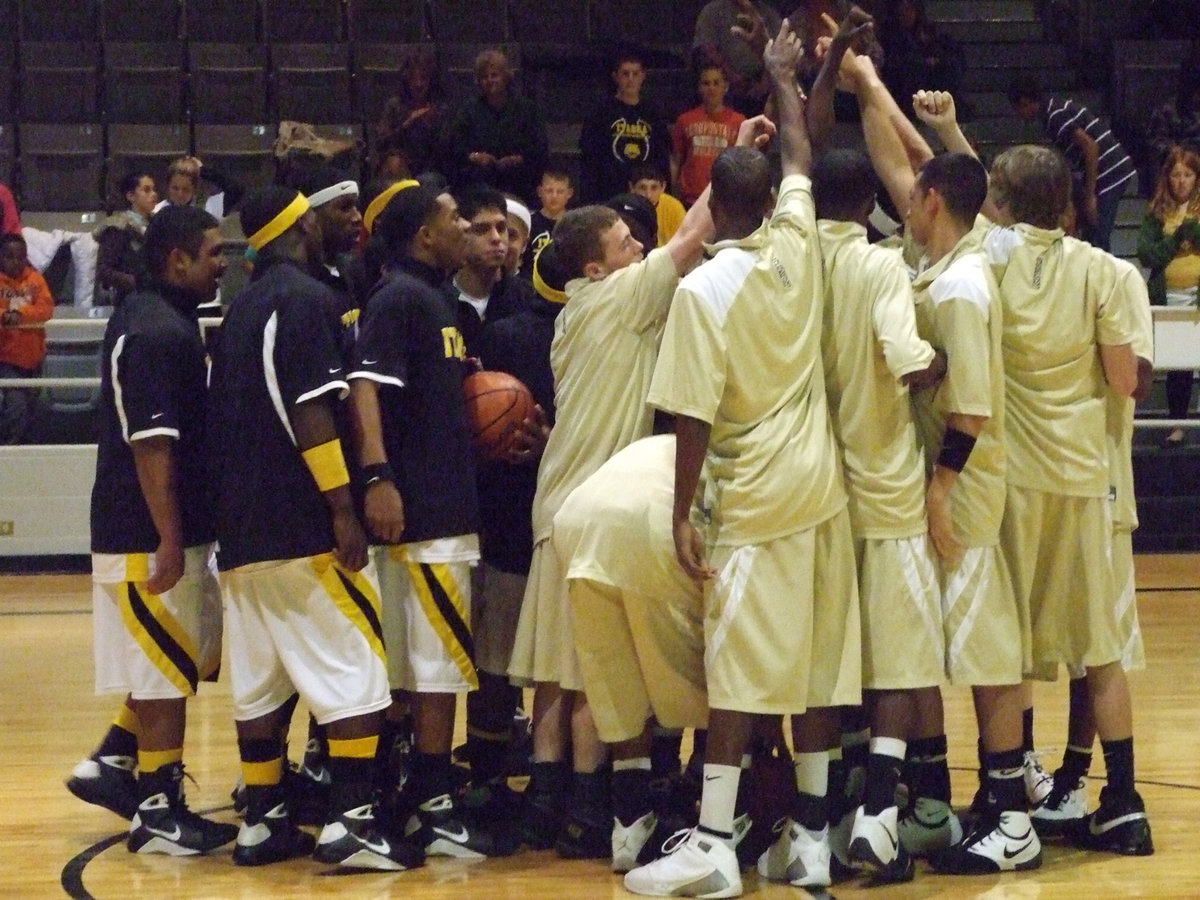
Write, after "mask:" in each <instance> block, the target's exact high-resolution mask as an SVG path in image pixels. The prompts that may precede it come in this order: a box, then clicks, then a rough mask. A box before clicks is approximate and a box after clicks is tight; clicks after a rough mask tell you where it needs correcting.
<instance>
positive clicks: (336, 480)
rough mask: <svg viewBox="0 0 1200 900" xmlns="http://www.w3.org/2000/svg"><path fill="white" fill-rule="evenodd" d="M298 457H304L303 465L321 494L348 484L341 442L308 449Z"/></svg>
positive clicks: (335, 439)
mask: <svg viewBox="0 0 1200 900" xmlns="http://www.w3.org/2000/svg"><path fill="white" fill-rule="evenodd" d="M300 455H301V456H303V457H304V464H305V465H306V466H308V471H310V472H312V475H313V478H314V479H315V480H316V482H317V488H318V489H320V491H321V492H322V493H324V492H325V491H332V490H333V489H334V488H340V487H341V486H342V485H345V484H349V483H350V473H349V472H347V471H346V459H345V457H343V456H342V442H341V441H339V440H338V439H337V438H334V439H333V440H332V441H326V442H325V443H324V444H319V445H317V446H316V447H310V448H309V449H307V450H305V451H304V452H303V453H301V454H300Z"/></svg>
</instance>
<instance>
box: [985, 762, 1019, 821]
mask: <svg viewBox="0 0 1200 900" xmlns="http://www.w3.org/2000/svg"><path fill="white" fill-rule="evenodd" d="M984 766H985V767H986V769H987V787H988V790H989V791H990V792H991V795H992V800H993V802H994V804H995V808H996V809H997V810H998V811H1000V812H1009V811H1014V812H1025V810H1026V809H1027V808H1028V801H1027V799H1026V797H1025V778H1024V775H1025V752H1024V751H1023V750H1021V749H1020V748H1018V749H1016V750H1005V751H1004V752H1002V753H985V754H984Z"/></svg>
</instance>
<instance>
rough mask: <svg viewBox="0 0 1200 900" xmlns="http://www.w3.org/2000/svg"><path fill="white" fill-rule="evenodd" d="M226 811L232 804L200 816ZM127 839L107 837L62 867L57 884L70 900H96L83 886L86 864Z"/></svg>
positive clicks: (124, 837)
mask: <svg viewBox="0 0 1200 900" xmlns="http://www.w3.org/2000/svg"><path fill="white" fill-rule="evenodd" d="M227 809H233V805H232V804H226V805H225V806H218V807H215V808H213V809H206V810H201V811H200V813H199V814H200V815H202V816H208V815H212V814H213V813H218V812H224V811H225V810H227ZM128 837H129V832H128V831H122V832H120V833H119V834H113V835H109V836H108V837H106V838H104V840H102V841H97V842H96V843H94V844H92V846H90V847H88V848H87V849H86V850H84V851H83V852H82V853H80V854H78V855H76V856H75V857H74V858H72V859H71V860H69V861H68V862H67V864H66V865H65V866H63V870H62V875H61V876H60V878H59V882H60V883H61V884H62V889H63V890H64V891H65V892H66V894H67V896H68V897H70V898H71V900H96V896H95V895H94V894H92V893H91V892H90V891H89V890H88V889H87V888H85V887H84V886H83V870H84V869H86V868H87V864H88V863H90V862H91V861H92V860H93V859H95V858H96V857H97V856H99V855H100V854H101V853H103V852H104V851H105V850H107V849H108V848H109V847H114V846H116V845H117V844H119V843H121V842H122V841H124V840H125V839H126V838H128Z"/></svg>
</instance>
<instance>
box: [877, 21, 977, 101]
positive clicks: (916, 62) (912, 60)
mask: <svg viewBox="0 0 1200 900" xmlns="http://www.w3.org/2000/svg"><path fill="white" fill-rule="evenodd" d="M878 34H879V39H880V42H881V43H882V44H883V52H884V57H885V59H886V60H887V62H886V64H885V65H884V67H883V76H884V82H885V83H886V84H887V86H888V89H889V90H890V91H891V92H892V96H893V97H896V98H898V100H899V101H900V106H901V108H904V109H907V108H909V105H908V103H906V102H905V101H906V100H907V99H908V98H909V97H912V96H913V94H915V93H916V92H917V91H919V90H931V91H949V92H950V93H951V94H953V95H955V96H958V94H959V88H960V87H961V86H962V78H963V72H964V71H965V69H966V60H965V59H964V57H963V52H962V48H961V47H959V46H958V44H956V43H955V42H954V40H953V39H952V38H951V37H950V36H949V35H947V34H945V33H944V32H941V31H939V30H938V28H937V26H936V25H935V24H934V23H933V22H931V21H930V20H929V17H928V16H927V15H926V13H925V3H924V0H897V2H895V3H892V4H890V5H889V7H887V12H886V13H885V15H884V16H883V19H882V21H881V22H880V27H879V29H878Z"/></svg>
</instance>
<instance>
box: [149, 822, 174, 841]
mask: <svg viewBox="0 0 1200 900" xmlns="http://www.w3.org/2000/svg"><path fill="white" fill-rule="evenodd" d="M146 830H147V831H148V832H150V833H151V834H157V835H158V836H159V837H164V838H166V839H167V840H168V841H177V840H179V839H180V838H181V837H183V829H182V828H180V827H179V826H178V825H176V826H175V830H174V831H163V830H162V829H161V828H151V827H150V826H149V825H147V826H146Z"/></svg>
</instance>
